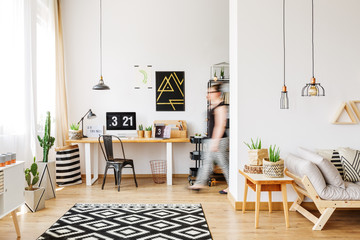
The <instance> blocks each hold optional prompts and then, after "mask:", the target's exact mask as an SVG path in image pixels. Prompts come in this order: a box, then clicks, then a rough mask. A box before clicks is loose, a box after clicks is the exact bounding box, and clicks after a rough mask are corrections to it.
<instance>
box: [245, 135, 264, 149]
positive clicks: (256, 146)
mask: <svg viewBox="0 0 360 240" xmlns="http://www.w3.org/2000/svg"><path fill="white" fill-rule="evenodd" d="M244 143H245V145H246V146H248V148H249V149H261V138H260V139H258V138H257V139H256V142H254V140H253V139H252V138H251V144H249V143H246V142H244Z"/></svg>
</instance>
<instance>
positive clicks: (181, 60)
mask: <svg viewBox="0 0 360 240" xmlns="http://www.w3.org/2000/svg"><path fill="white" fill-rule="evenodd" d="M61 3H62V16H63V29H64V44H65V64H66V80H67V90H68V103H69V108H68V109H69V122H70V123H71V122H77V121H78V120H79V119H80V118H81V117H82V115H83V114H85V112H86V111H87V110H88V109H89V108H91V109H92V110H93V112H94V113H96V115H97V118H96V119H94V120H87V119H86V120H85V126H86V124H91V125H100V124H103V125H104V124H105V114H106V112H108V111H118V112H125V111H135V112H136V113H137V116H136V117H137V123H138V124H140V123H142V124H144V125H149V124H151V123H152V122H153V121H154V120H158V119H183V120H186V121H187V122H188V128H189V134H193V133H194V132H201V131H203V130H204V128H205V126H206V125H205V122H204V120H205V117H206V99H205V96H206V86H207V85H206V84H207V81H208V79H209V77H210V76H209V74H210V66H211V65H212V64H214V63H219V62H222V61H229V43H228V42H229V29H228V28H229V20H228V11H229V5H228V1H224V0H197V1H193V0H182V1H175V0H152V1H149V0H132V1H119V0H103V76H104V81H105V83H106V84H107V85H109V86H110V88H111V90H110V91H93V90H91V89H92V87H93V86H94V85H95V84H97V82H98V80H99V77H100V73H99V69H100V67H99V0H77V1H74V0H62V1H61ZM134 64H152V65H153V68H154V70H155V71H185V111H184V112H156V111H155V90H151V91H145V90H140V91H139V90H134V89H133V84H132V81H133V65H134ZM153 79H154V76H153ZM85 126H84V128H86V127H85ZM154 146H155V147H154ZM125 147H126V153H127V155H128V156H127V157H131V158H133V159H134V160H135V161H136V165H135V167H136V171H137V173H150V167H149V163H148V161H149V160H151V159H165V157H166V156H165V145H161V144H126V146H125ZM193 148H194V146H192V145H191V144H187V143H186V144H185V143H180V144H174V173H179V174H184V173H188V169H189V167H191V166H193V165H194V162H192V161H191V160H189V151H191V150H192V149H193ZM139 149H140V150H139ZM82 156H84V154H82ZM100 161H101V163H102V164H101V166H100V172H102V171H103V170H102V169H103V167H104V164H103V161H102V160H100ZM82 162H83V161H82ZM83 167H84V166H82V170H84V168H83Z"/></svg>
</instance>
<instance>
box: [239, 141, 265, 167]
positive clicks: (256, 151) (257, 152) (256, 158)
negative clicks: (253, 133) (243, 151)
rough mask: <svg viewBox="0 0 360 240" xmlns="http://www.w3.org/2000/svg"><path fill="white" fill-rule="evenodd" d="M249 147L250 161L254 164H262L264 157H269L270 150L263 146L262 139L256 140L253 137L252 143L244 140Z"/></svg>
mask: <svg viewBox="0 0 360 240" xmlns="http://www.w3.org/2000/svg"><path fill="white" fill-rule="evenodd" d="M244 143H245V145H246V146H247V147H248V148H249V150H248V154H249V162H250V165H253V166H262V164H263V159H264V158H267V157H269V154H268V150H267V149H266V148H261V139H256V142H254V140H253V139H252V138H251V144H249V143H246V142H244Z"/></svg>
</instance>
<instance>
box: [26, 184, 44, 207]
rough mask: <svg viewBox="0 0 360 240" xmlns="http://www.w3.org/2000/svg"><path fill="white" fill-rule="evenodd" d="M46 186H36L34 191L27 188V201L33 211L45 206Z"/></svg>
mask: <svg viewBox="0 0 360 240" xmlns="http://www.w3.org/2000/svg"><path fill="white" fill-rule="evenodd" d="M44 191H45V188H43V187H41V188H36V189H35V190H34V191H30V190H25V202H26V205H27V206H28V207H29V208H30V210H31V211H32V212H36V211H37V210H40V209H43V208H45V197H44V196H43V195H45V194H43V193H44Z"/></svg>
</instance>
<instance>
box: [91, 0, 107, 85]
mask: <svg viewBox="0 0 360 240" xmlns="http://www.w3.org/2000/svg"><path fill="white" fill-rule="evenodd" d="M92 89H93V90H110V88H109V86H107V85H106V84H105V83H104V80H103V76H102V0H100V80H99V83H98V84H96V85H95V86H93V88H92Z"/></svg>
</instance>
